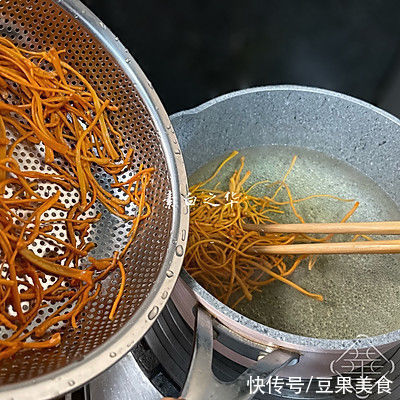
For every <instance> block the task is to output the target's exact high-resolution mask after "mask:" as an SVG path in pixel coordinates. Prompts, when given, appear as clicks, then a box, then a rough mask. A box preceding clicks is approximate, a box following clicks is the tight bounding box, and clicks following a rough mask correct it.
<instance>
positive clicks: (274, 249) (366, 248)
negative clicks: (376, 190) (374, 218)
mask: <svg viewBox="0 0 400 400" xmlns="http://www.w3.org/2000/svg"><path fill="white" fill-rule="evenodd" d="M249 251H251V252H254V253H264V254H393V253H400V240H376V241H366V242H345V243H304V244H303V243H302V244H288V245H286V244H285V245H271V246H254V247H252V248H251V249H250V250H249Z"/></svg>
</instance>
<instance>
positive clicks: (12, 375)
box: [0, 0, 188, 400]
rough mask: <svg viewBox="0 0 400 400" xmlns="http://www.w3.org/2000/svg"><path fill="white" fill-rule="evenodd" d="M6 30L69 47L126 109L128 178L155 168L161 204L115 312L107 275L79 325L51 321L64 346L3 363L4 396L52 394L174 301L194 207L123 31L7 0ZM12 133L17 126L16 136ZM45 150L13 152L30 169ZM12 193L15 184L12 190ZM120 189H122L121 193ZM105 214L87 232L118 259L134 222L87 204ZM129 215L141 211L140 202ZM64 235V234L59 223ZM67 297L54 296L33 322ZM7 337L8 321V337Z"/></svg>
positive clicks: (47, 4)
mask: <svg viewBox="0 0 400 400" xmlns="http://www.w3.org/2000/svg"><path fill="white" fill-rule="evenodd" d="M0 34H1V35H2V36H3V37H6V38H8V39H10V40H11V41H12V42H13V43H14V44H16V45H18V46H21V47H25V48H26V49H29V50H35V51H36V50H46V49H49V48H50V47H55V48H57V49H65V50H66V52H65V54H64V55H63V58H64V59H65V61H67V62H68V63H70V64H71V65H72V66H73V67H74V68H75V69H76V70H77V71H79V72H80V73H81V74H82V75H84V76H85V77H86V78H87V79H88V81H89V82H90V83H91V84H92V85H93V87H94V88H95V90H96V91H97V92H98V93H99V95H100V97H102V98H103V99H106V98H107V99H109V100H110V101H111V102H112V103H113V104H116V105H118V106H119V110H118V111H117V112H113V113H111V114H110V117H111V119H112V121H113V124H114V126H115V127H116V128H117V129H119V131H120V132H121V133H122V134H123V135H124V145H125V149H124V150H125V152H126V151H127V149H129V148H133V149H134V154H135V157H134V160H135V164H133V165H132V166H131V169H130V170H129V171H128V172H127V173H126V174H125V176H124V178H129V176H132V175H133V174H134V173H135V172H137V171H138V168H139V166H140V164H144V166H145V167H151V166H155V167H156V168H157V171H156V173H155V174H154V177H153V181H152V184H151V186H150V188H149V192H148V200H149V202H150V204H151V205H152V209H153V211H152V214H151V216H150V217H149V218H148V219H146V220H145V221H143V223H141V225H140V229H139V231H138V234H137V236H136V238H135V241H134V242H133V243H132V245H131V247H130V249H129V251H128V253H127V255H126V257H125V261H124V263H125V270H126V273H127V276H126V287H125V291H124V296H123V299H122V301H121V303H120V305H119V307H118V312H117V314H116V316H115V319H114V320H113V321H110V320H109V318H108V315H109V311H110V308H111V306H112V303H113V301H114V299H115V296H116V293H117V291H118V288H119V276H118V274H112V275H111V276H109V277H108V278H107V279H106V280H105V281H104V282H103V285H102V290H101V292H100V294H99V296H98V297H97V298H96V299H95V301H93V302H92V303H90V304H89V305H88V306H87V307H86V309H85V310H84V312H83V313H82V314H81V317H80V318H79V327H78V329H73V328H71V327H70V326H69V325H68V324H67V325H64V326H63V325H61V324H60V325H58V326H57V325H56V326H54V327H53V330H55V331H57V330H58V331H61V332H63V336H62V343H61V345H60V346H58V347H56V348H52V349H45V350H39V351H38V350H36V351H23V352H22V351H21V352H18V353H17V354H16V355H14V356H13V357H12V358H10V359H7V360H3V361H1V363H0V399H25V398H29V399H35V400H36V399H42V398H43V399H45V398H53V397H57V396H58V395H60V394H62V393H65V392H67V391H69V390H72V389H74V388H75V387H77V386H79V385H82V384H83V383H85V382H87V381H88V380H89V379H91V378H93V377H94V376H95V375H97V374H99V373H100V372H102V371H104V370H105V369H106V368H107V367H109V366H110V365H111V364H112V363H114V362H115V361H117V360H118V359H119V358H120V357H122V356H123V355H124V354H125V353H126V352H127V351H128V350H129V349H130V348H131V347H132V346H133V345H134V344H135V343H136V342H137V341H138V340H139V339H140V338H141V336H142V335H143V334H144V333H145V331H146V330H147V329H148V328H149V327H150V325H151V323H152V321H153V320H154V319H155V317H156V316H157V315H158V313H159V311H160V310H161V309H162V307H163V306H164V304H165V302H166V301H167V299H168V297H169V294H170V292H171V290H172V288H173V286H174V283H175V280H176V278H177V276H178V273H179V270H180V266H181V263H182V258H183V254H184V248H185V243H186V236H187V234H186V232H187V225H188V208H187V206H186V205H185V204H184V202H182V201H181V199H182V198H184V196H186V194H187V184H186V175H185V169H184V165H183V160H182V157H181V153H180V150H179V146H178V144H177V141H176V138H175V134H174V132H173V131H172V127H171V125H170V123H169V120H168V117H167V115H166V113H165V111H164V109H163V107H162V105H161V103H160V101H159V99H158V97H157V95H156V94H155V92H154V90H153V88H152V86H151V84H150V82H149V81H148V80H147V79H146V77H145V76H144V74H143V73H142V71H141V70H140V68H139V67H138V65H137V64H136V62H135V61H134V60H133V58H132V57H131V56H130V54H129V53H128V51H127V50H126V49H125V48H124V47H123V46H122V45H121V43H120V42H119V41H118V38H116V37H115V36H114V35H113V34H112V33H111V32H110V31H109V30H108V29H107V28H106V27H105V26H104V24H103V23H102V22H101V21H99V20H98V19H97V18H96V17H95V16H94V15H93V14H92V13H91V12H90V11H89V10H88V9H87V8H86V7H84V6H83V5H82V4H81V3H79V2H77V1H75V0H63V1H59V2H58V3H55V2H52V1H50V0H1V2H0ZM72 83H74V82H72ZM13 134H14V132H9V135H10V136H11V137H12V135H13ZM43 150H44V149H43V147H41V146H40V145H37V146H33V145H29V146H28V145H25V144H24V145H21V146H19V147H17V148H16V150H15V153H14V157H15V158H16V159H17V160H18V162H19V164H20V167H21V168H23V169H25V170H35V169H37V170H47V171H48V172H50V169H49V167H48V166H46V165H45V164H44V163H43V162H42V161H41V160H42V159H43ZM59 161H60V163H61V162H62V160H61V159H60V160H59ZM61 165H62V164H61ZM64 167H65V165H64ZM97 179H98V181H99V182H100V184H101V185H102V186H103V187H105V188H107V189H108V190H111V188H110V187H109V183H110V181H109V177H108V176H106V175H105V176H102V175H101V174H100V173H99V174H98V175H97ZM39 189H40V192H41V193H40V194H41V195H43V196H45V197H48V196H51V194H52V193H55V191H56V190H57V189H60V187H57V185H55V184H54V185H52V184H48V183H46V184H43V185H41V186H39ZM12 190H13V188H12V187H8V188H7V192H6V193H12ZM114 194H115V195H117V196H118V192H114ZM78 199H79V196H78V193H77V192H74V191H70V192H68V191H65V190H64V191H63V192H62V198H61V200H62V201H63V202H64V204H65V205H66V206H72V205H73V204H75V203H76V202H77V201H78ZM99 211H101V212H102V213H103V217H102V219H101V220H100V221H99V222H98V223H97V224H95V226H93V229H92V230H91V231H90V235H89V240H92V241H94V242H95V243H96V244H97V247H96V249H95V250H94V251H93V253H91V254H92V255H94V256H97V257H110V256H111V255H112V253H113V251H115V250H119V249H121V248H122V247H123V245H124V240H125V238H126V236H125V234H126V233H127V232H128V231H129V228H130V226H129V224H126V223H123V222H122V221H121V220H120V219H119V218H117V217H115V216H113V215H111V214H110V213H108V212H107V210H104V209H103V208H102V207H101V206H100V205H96V208H93V209H91V210H89V211H88V212H87V216H88V217H90V216H91V215H94V213H97V212H99ZM55 212H56V211H52V210H49V212H48V216H47V217H49V218H54V217H57V216H61V212H60V211H59V210H57V215H55V214H54V213H55ZM128 212H130V213H133V214H134V213H135V209H134V208H132V209H131V210H128ZM44 217H45V218H46V215H44ZM56 234H57V236H59V237H60V238H65V232H64V231H63V230H62V229H61V226H60V229H59V230H56ZM31 249H32V250H33V251H34V252H35V253H36V254H38V255H43V254H47V253H49V252H52V251H54V246H52V245H51V243H50V244H49V243H45V242H43V241H40V240H36V241H35V242H34V243H33V244H32V245H31ZM46 279H47V282H44V283H45V284H48V285H50V284H52V283H53V282H52V279H54V278H53V277H50V276H49V277H46ZM61 304H62V303H60V302H58V303H48V304H47V306H46V307H44V308H43V309H42V310H41V311H40V314H39V316H38V318H37V319H36V320H35V321H34V324H38V323H40V322H41V321H42V320H43V319H44V318H46V316H47V315H48V314H49V313H51V312H52V311H53V310H54V309H55V308H57V307H59V306H60V305H61ZM67 311H68V309H67V310H66V312H67ZM9 334H10V332H8V331H7V330H6V329H5V328H2V327H0V338H3V339H5V338H7V337H8V336H9Z"/></svg>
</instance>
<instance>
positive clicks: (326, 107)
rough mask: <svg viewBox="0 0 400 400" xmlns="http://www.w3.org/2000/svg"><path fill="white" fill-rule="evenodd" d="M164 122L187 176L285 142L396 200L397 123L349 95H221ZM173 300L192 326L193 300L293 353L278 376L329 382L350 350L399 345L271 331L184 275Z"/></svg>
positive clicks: (280, 90) (301, 91) (281, 91)
mask: <svg viewBox="0 0 400 400" xmlns="http://www.w3.org/2000/svg"><path fill="white" fill-rule="evenodd" d="M171 120H172V122H173V124H174V128H175V130H176V132H177V135H178V138H179V141H180V144H181V147H182V151H183V154H184V158H185V162H186V167H187V170H188V173H189V174H192V173H193V172H194V171H195V170H197V169H198V168H199V167H200V166H201V165H204V164H205V163H207V162H208V161H209V160H211V159H213V158H215V157H216V156H218V155H222V154H224V153H226V152H228V151H231V150H232V149H241V148H245V147H249V146H263V145H267V144H277V145H288V144H290V145H292V146H302V147H306V148H309V149H315V150H318V149H321V150H322V149H323V151H324V152H326V153H327V154H329V155H332V156H334V157H336V158H337V159H340V160H344V161H345V162H347V163H349V164H351V165H352V166H354V167H355V168H357V169H358V170H359V171H361V172H363V173H364V174H365V175H367V176H368V177H369V178H371V179H373V180H374V181H375V182H376V183H377V184H378V185H379V186H380V187H381V188H383V190H384V191H385V192H386V193H387V194H388V195H389V196H390V197H391V198H392V199H394V200H395V201H396V200H398V198H399V197H398V196H399V178H398V175H399V170H400V161H399V160H400V157H399V149H400V123H399V120H397V119H396V118H395V117H393V116H392V115H390V114H388V113H386V112H384V111H382V110H380V109H378V108H376V107H374V106H371V105H369V104H367V103H365V102H362V101H360V100H357V99H354V98H351V97H349V96H345V95H342V94H339V93H335V92H331V91H327V90H322V89H315V88H307V87H298V86H272V87H261V88H254V89H247V90H243V91H239V92H234V93H230V94H227V95H224V96H221V97H219V98H216V99H213V100H211V101H209V102H207V103H205V104H203V105H201V106H199V107H197V108H195V109H192V110H188V111H184V112H181V113H178V114H175V115H173V116H172V117H171ZM382 171H385V173H382ZM179 291H180V292H179ZM175 293H176V295H175ZM179 297H180V299H179ZM174 302H175V304H177V307H178V308H179V311H180V312H182V313H183V314H185V313H186V318H187V321H189V323H190V324H191V325H192V326H193V321H192V320H193V317H192V316H191V315H190V311H187V310H190V309H191V306H192V305H195V304H196V303H197V302H200V304H202V305H203V307H205V308H206V309H207V310H208V311H209V312H210V313H211V314H212V315H213V316H214V317H215V318H216V319H217V320H218V321H220V322H221V323H222V324H223V325H225V326H226V327H227V328H228V329H230V330H232V331H233V332H235V333H238V334H240V335H241V336H243V337H245V338H247V339H249V340H250V341H253V342H255V343H258V344H259V345H265V346H271V345H272V346H276V345H278V346H282V347H284V348H287V349H289V350H298V351H300V352H301V353H302V356H301V359H300V362H299V364H298V365H296V366H293V367H290V368H286V369H285V370H284V371H281V373H280V374H281V375H282V374H283V376H299V374H300V376H303V377H307V376H308V377H309V376H312V375H314V376H316V375H325V376H329V375H332V372H330V368H329V364H330V362H331V361H332V360H335V359H336V358H337V357H338V356H340V355H341V354H342V353H343V352H344V351H345V350H346V349H348V348H349V347H350V346H352V345H354V346H355V347H356V348H368V347H370V346H371V344H373V345H375V346H377V347H378V348H379V349H380V350H381V351H388V350H389V349H391V348H392V347H394V346H395V345H396V344H397V343H398V341H399V339H400V331H393V332H390V333H387V334H383V335H380V336H375V337H370V338H359V339H354V340H334V339H329V340H327V339H317V338H312V337H306V336H299V335H294V334H290V333H286V332H283V331H279V330H277V329H272V328H270V327H268V326H265V325H263V324H260V323H257V322H255V321H253V320H251V319H249V318H246V317H245V316H243V315H241V314H239V313H237V312H235V311H234V310H232V309H230V308H229V307H227V306H225V305H224V304H222V303H221V302H219V301H218V300H216V299H215V298H214V297H213V296H212V295H210V294H209V293H208V292H207V291H206V290H204V289H203V288H202V287H201V286H200V285H199V284H198V283H197V282H196V281H195V280H193V279H192V278H191V277H190V276H189V275H188V274H187V273H186V272H185V271H182V273H181V279H180V281H179V285H177V290H176V291H174ZM185 310H186V311H185Z"/></svg>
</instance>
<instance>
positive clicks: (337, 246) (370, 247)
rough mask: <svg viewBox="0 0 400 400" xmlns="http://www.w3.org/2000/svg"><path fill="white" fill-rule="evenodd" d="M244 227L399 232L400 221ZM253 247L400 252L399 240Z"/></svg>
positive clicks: (251, 228)
mask: <svg viewBox="0 0 400 400" xmlns="http://www.w3.org/2000/svg"><path fill="white" fill-rule="evenodd" d="M243 227H244V229H246V230H249V231H257V232H264V233H298V234H301V233H308V234H312V233H324V234H335V235H336V234H353V235H400V221H383V222H354V223H327V224H325V223H322V224H316V223H312V224H244V225H243ZM252 251H253V252H255V253H264V254H389V253H400V240H374V241H365V242H344V243H305V244H289V245H271V246H254V247H253V248H252Z"/></svg>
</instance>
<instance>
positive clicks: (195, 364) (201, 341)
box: [181, 307, 299, 400]
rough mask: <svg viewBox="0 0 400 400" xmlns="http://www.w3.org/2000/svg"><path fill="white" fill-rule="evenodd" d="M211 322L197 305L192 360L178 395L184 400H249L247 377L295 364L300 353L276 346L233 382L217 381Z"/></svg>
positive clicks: (204, 311)
mask: <svg viewBox="0 0 400 400" xmlns="http://www.w3.org/2000/svg"><path fill="white" fill-rule="evenodd" d="M212 355H213V325H212V316H211V315H210V314H209V313H208V312H207V311H206V310H204V309H203V308H201V307H198V308H197V318H196V326H195V338H194V348H193V355H192V362H191V364H190V369H189V373H188V376H187V378H186V382H185V385H184V387H183V390H182V394H181V398H183V399H185V400H212V399H218V400H249V399H251V398H252V397H253V394H251V393H250V390H249V387H248V379H249V378H251V376H255V375H257V377H259V378H261V379H262V380H263V381H264V382H265V380H266V379H267V378H268V376H270V375H272V374H274V373H275V372H277V371H278V370H279V369H281V368H283V367H285V366H287V365H293V364H296V363H297V362H298V360H299V354H297V353H292V352H289V351H286V350H282V349H277V350H273V351H272V352H271V353H268V354H267V353H265V354H260V357H259V359H258V361H257V362H256V363H255V364H254V365H253V366H252V367H250V368H248V369H247V370H246V371H244V372H243V373H242V374H241V375H240V376H239V377H238V378H236V379H235V380H234V381H232V382H223V381H220V380H219V379H218V378H216V377H215V375H214V374H213V372H212V369H211V364H212Z"/></svg>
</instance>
